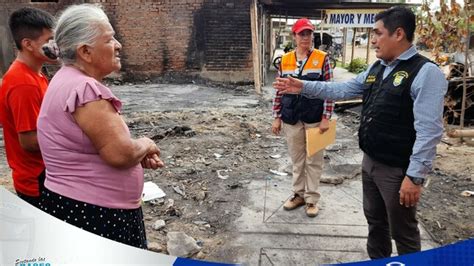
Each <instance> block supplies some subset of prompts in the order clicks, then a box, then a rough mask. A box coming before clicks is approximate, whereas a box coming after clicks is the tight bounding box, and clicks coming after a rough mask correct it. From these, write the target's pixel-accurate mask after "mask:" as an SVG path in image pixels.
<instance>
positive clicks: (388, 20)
mask: <svg viewBox="0 0 474 266" xmlns="http://www.w3.org/2000/svg"><path fill="white" fill-rule="evenodd" d="M379 20H382V22H383V25H384V27H385V28H386V29H387V30H388V32H389V33H390V35H392V34H393V33H394V32H395V30H396V29H397V28H402V29H403V30H404V31H405V34H406V36H407V40H408V41H409V42H412V41H413V37H414V35H415V28H416V18H415V14H414V13H413V11H412V10H411V9H409V8H406V7H402V6H395V7H391V8H389V9H387V10H384V11H382V12H380V13H378V14H377V15H376V16H375V21H379Z"/></svg>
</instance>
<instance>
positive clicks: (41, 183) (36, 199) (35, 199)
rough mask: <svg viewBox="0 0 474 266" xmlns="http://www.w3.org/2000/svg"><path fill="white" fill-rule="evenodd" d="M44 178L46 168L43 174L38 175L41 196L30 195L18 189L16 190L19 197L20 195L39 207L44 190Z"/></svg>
mask: <svg viewBox="0 0 474 266" xmlns="http://www.w3.org/2000/svg"><path fill="white" fill-rule="evenodd" d="M44 179H45V170H43V172H41V174H40V175H39V176H38V185H39V196H37V197H34V196H28V195H25V194H23V193H21V192H18V191H16V194H17V195H18V197H20V199H22V200H24V201H26V202H28V203H29V204H31V205H33V206H35V207H36V208H39V203H40V198H41V191H43V188H44Z"/></svg>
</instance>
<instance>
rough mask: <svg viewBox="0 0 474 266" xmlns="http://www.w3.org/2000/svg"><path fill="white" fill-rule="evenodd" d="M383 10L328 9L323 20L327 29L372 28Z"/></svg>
mask: <svg viewBox="0 0 474 266" xmlns="http://www.w3.org/2000/svg"><path fill="white" fill-rule="evenodd" d="M380 11H383V9H328V10H326V16H325V18H324V20H323V23H322V24H323V25H324V26H325V27H334V26H337V27H346V28H356V27H357V28H372V27H373V26H374V24H375V15H377V14H378V13H379V12H380Z"/></svg>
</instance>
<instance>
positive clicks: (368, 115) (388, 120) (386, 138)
mask: <svg viewBox="0 0 474 266" xmlns="http://www.w3.org/2000/svg"><path fill="white" fill-rule="evenodd" d="M429 61H430V60H429V59H427V58H426V57H424V56H421V55H419V54H416V55H415V56H413V57H411V58H410V59H408V60H404V61H401V62H400V63H399V64H398V65H397V66H396V67H395V69H393V70H392V72H391V73H390V74H389V75H388V76H387V77H386V78H385V79H383V72H384V69H385V67H384V66H383V65H382V64H380V61H377V62H375V63H374V65H373V66H372V68H371V70H370V72H369V74H368V76H367V78H366V80H365V86H367V87H368V88H366V90H364V95H363V107H362V115H361V122H360V127H359V146H360V148H361V149H362V150H363V151H364V152H365V153H366V154H367V155H369V156H370V157H371V158H372V159H374V160H376V161H378V162H381V163H384V164H386V165H389V166H394V167H401V168H407V167H408V164H409V163H410V156H411V154H412V150H413V145H414V143H415V140H416V131H415V127H414V124H413V123H414V116H413V100H412V98H411V96H410V91H411V84H412V83H413V80H414V78H415V77H416V75H417V74H418V72H419V71H420V69H421V67H422V66H423V65H424V64H425V63H427V62H429Z"/></svg>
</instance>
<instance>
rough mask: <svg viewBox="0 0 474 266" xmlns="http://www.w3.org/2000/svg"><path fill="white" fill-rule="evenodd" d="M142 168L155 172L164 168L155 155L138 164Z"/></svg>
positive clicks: (148, 156) (146, 157)
mask: <svg viewBox="0 0 474 266" xmlns="http://www.w3.org/2000/svg"><path fill="white" fill-rule="evenodd" d="M140 163H141V165H142V167H143V168H146V169H153V170H156V169H158V168H161V167H164V166H165V164H164V163H163V161H161V159H160V157H158V155H157V154H152V155H147V156H145V158H143V160H142V161H141V162H140Z"/></svg>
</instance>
